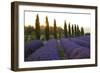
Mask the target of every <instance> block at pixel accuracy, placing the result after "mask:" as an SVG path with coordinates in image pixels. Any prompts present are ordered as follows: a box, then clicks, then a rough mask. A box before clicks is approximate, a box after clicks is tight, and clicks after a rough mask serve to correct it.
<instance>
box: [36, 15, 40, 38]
mask: <svg viewBox="0 0 100 73" xmlns="http://www.w3.org/2000/svg"><path fill="white" fill-rule="evenodd" d="M35 33H36V39H40V22H39V16H38V14H37V16H36V22H35Z"/></svg>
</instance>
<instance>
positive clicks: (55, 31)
mask: <svg viewBox="0 0 100 73" xmlns="http://www.w3.org/2000/svg"><path fill="white" fill-rule="evenodd" d="M54 38H55V39H57V26H56V20H55V19H54Z"/></svg>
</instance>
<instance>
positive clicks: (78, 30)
mask: <svg viewBox="0 0 100 73" xmlns="http://www.w3.org/2000/svg"><path fill="white" fill-rule="evenodd" d="M76 33H77V35H76V36H80V29H79V26H78V25H77V32H76Z"/></svg>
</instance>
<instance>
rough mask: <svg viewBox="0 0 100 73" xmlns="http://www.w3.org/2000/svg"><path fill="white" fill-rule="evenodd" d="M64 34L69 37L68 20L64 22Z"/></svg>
mask: <svg viewBox="0 0 100 73" xmlns="http://www.w3.org/2000/svg"><path fill="white" fill-rule="evenodd" d="M64 36H65V37H66V38H67V37H68V31H67V24H66V21H65V22H64Z"/></svg>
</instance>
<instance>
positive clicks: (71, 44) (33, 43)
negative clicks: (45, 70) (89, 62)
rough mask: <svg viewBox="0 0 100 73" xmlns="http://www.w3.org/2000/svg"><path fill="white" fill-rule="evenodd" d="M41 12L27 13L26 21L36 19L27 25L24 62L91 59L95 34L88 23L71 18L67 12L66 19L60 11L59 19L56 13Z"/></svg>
mask: <svg viewBox="0 0 100 73" xmlns="http://www.w3.org/2000/svg"><path fill="white" fill-rule="evenodd" d="M28 14H29V16H30V13H28ZM41 14H42V13H39V14H38V13H36V14H34V13H32V14H31V16H30V17H27V16H25V17H26V18H25V19H26V21H27V20H29V19H30V20H31V19H32V21H30V20H29V21H27V23H25V26H24V61H47V60H67V59H86V58H90V35H91V33H90V27H88V26H87V23H85V24H83V22H84V21H83V22H82V23H79V24H78V23H73V22H72V21H67V19H66V18H65V15H63V13H62V14H61V15H62V18H61V17H59V14H58V13H57V16H58V17H57V18H55V14H56V13H47V15H43V16H41ZM33 15H34V17H33ZM68 15H69V14H68ZM51 19H52V20H51ZM58 19H59V20H58ZM33 20H34V21H33ZM74 20H76V19H74ZM30 22H32V23H30ZM33 22H34V23H33ZM78 22H79V20H78ZM29 23H30V24H29Z"/></svg>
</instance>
